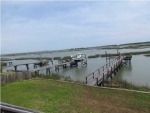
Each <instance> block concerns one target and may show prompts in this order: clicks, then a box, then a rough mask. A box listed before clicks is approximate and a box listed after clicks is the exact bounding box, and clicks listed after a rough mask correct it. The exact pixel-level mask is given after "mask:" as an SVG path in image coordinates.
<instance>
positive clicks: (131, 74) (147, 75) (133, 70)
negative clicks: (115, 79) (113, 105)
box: [4, 48, 150, 86]
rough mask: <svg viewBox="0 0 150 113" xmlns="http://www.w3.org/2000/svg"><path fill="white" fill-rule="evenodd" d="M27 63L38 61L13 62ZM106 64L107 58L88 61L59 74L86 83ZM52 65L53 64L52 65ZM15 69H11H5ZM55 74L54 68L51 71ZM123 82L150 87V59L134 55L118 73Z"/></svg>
mask: <svg viewBox="0 0 150 113" xmlns="http://www.w3.org/2000/svg"><path fill="white" fill-rule="evenodd" d="M143 50H150V48H146V49H134V50H133V49H123V50H119V51H120V52H121V53H122V52H131V51H143ZM91 51H92V52H91ZM105 51H106V50H84V51H72V52H55V53H45V54H42V57H56V56H61V57H63V56H69V55H74V54H76V53H83V54H87V56H88V55H94V54H104V53H105ZM109 52H110V53H116V52H117V51H116V50H107V53H109ZM13 57H15V58H17V57H18V58H19V57H21V56H13ZM22 57H39V56H38V54H32V55H24V56H22ZM10 58H12V57H10ZM27 62H37V61H36V60H13V64H21V63H27ZM56 63H58V62H57V60H55V61H54V64H56ZM105 63H106V59H105V58H93V59H88V64H87V66H83V67H82V66H81V63H79V65H78V67H73V68H70V66H69V65H68V67H67V68H65V69H60V72H59V74H60V75H64V76H70V77H71V79H72V80H80V81H85V76H87V75H88V74H90V73H91V72H92V71H94V70H96V69H98V68H99V67H101V66H103V65H104V64H105ZM50 65H51V63H50ZM29 68H30V69H33V65H29ZM7 69H14V68H13V67H9V68H6V69H4V70H5V71H6V70H7ZM17 69H18V70H26V66H19V67H18V68H17ZM51 71H52V72H53V73H54V72H55V70H54V68H53V69H51ZM45 72H46V71H45V69H43V70H42V71H40V73H42V74H45ZM117 74H119V75H120V77H121V78H122V79H123V80H126V81H128V82H130V83H133V84H135V85H148V86H150V82H149V81H150V57H145V56H143V55H134V56H133V58H132V60H131V65H124V66H123V67H122V68H121V69H120V70H119V72H118V73H117Z"/></svg>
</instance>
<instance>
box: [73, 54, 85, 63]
mask: <svg viewBox="0 0 150 113" xmlns="http://www.w3.org/2000/svg"><path fill="white" fill-rule="evenodd" d="M71 58H72V61H75V62H81V61H82V62H83V63H87V59H86V54H82V53H77V54H76V55H71Z"/></svg>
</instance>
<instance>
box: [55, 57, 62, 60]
mask: <svg viewBox="0 0 150 113" xmlns="http://www.w3.org/2000/svg"><path fill="white" fill-rule="evenodd" d="M53 59H54V60H60V59H61V57H54V58H53Z"/></svg>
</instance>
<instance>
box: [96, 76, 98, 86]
mask: <svg viewBox="0 0 150 113" xmlns="http://www.w3.org/2000/svg"><path fill="white" fill-rule="evenodd" d="M95 79H96V83H97V86H98V78H95Z"/></svg>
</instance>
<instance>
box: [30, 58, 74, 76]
mask: <svg viewBox="0 0 150 113" xmlns="http://www.w3.org/2000/svg"><path fill="white" fill-rule="evenodd" d="M71 62H72V61H70V62H65V63H59V64H54V65H51V66H44V67H41V68H38V69H33V70H30V71H31V72H35V74H36V75H38V74H39V71H40V70H43V69H46V74H51V68H55V71H56V72H59V67H63V68H66V67H67V65H68V64H69V65H70V63H71Z"/></svg>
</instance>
